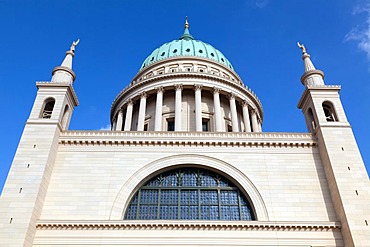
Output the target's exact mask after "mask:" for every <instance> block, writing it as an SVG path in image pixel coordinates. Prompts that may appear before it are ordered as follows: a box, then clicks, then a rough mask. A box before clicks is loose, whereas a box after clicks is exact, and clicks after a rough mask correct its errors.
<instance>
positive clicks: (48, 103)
mask: <svg viewBox="0 0 370 247" xmlns="http://www.w3.org/2000/svg"><path fill="white" fill-rule="evenodd" d="M54 105H55V99H54V98H47V99H46V100H45V101H44V105H43V107H42V111H41V114H40V115H41V116H40V118H45V119H49V118H51V116H52V114H53V109H54Z"/></svg>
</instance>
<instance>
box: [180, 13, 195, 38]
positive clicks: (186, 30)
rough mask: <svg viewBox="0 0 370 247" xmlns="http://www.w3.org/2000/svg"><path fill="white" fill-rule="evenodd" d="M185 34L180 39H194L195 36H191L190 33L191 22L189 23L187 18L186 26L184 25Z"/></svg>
mask: <svg viewBox="0 0 370 247" xmlns="http://www.w3.org/2000/svg"><path fill="white" fill-rule="evenodd" d="M184 28H185V30H184V33H183V35H182V36H181V37H180V39H184V40H191V39H194V38H193V36H191V34H190V32H189V22H188V17H187V16H186V18H185V25H184Z"/></svg>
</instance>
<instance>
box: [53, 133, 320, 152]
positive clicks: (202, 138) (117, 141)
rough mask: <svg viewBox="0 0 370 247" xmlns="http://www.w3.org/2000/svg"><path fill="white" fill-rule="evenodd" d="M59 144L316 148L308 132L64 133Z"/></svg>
mask: <svg viewBox="0 0 370 247" xmlns="http://www.w3.org/2000/svg"><path fill="white" fill-rule="evenodd" d="M59 144H62V145H184V146H226V147H228V146H230V147H247V146H249V147H252V146H253V147H256V146H258V147H273V148H275V147H276V148H281V147H286V148H287V147H291V148H294V147H295V148H304V147H315V146H316V145H317V142H316V139H315V138H314V136H313V135H312V134H309V133H245V132H237V133H230V132H222V133H219V132H168V131H65V132H63V133H61V135H60V139H59Z"/></svg>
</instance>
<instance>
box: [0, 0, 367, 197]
mask: <svg viewBox="0 0 370 247" xmlns="http://www.w3.org/2000/svg"><path fill="white" fill-rule="evenodd" d="M185 16H189V22H190V32H191V34H192V35H193V36H194V37H195V38H196V39H200V40H202V41H204V42H207V43H210V44H211V45H213V46H214V47H216V48H217V49H219V50H220V51H222V52H223V54H224V55H225V56H226V57H227V58H228V59H229V60H230V61H231V63H232V64H233V67H234V68H235V70H236V72H237V73H238V74H239V75H240V77H241V78H242V80H243V81H244V83H245V84H246V85H248V86H249V87H250V88H251V89H252V90H253V91H255V93H256V94H257V96H258V97H259V98H260V100H261V102H262V105H263V107H264V114H265V116H264V123H263V131H265V132H307V129H306V126H305V121H304V117H303V114H302V113H301V111H300V110H299V109H297V103H298V101H299V99H300V96H301V94H302V93H303V91H304V87H303V86H302V84H301V83H300V77H301V75H302V72H303V63H302V60H301V51H300V50H299V49H298V48H297V45H296V42H297V41H300V42H301V43H304V44H305V45H306V47H307V49H308V52H309V53H310V54H311V59H312V61H313V63H314V64H315V66H316V68H318V69H321V70H323V71H324V73H325V83H326V84H329V85H330V84H332V85H337V84H340V85H341V86H342V90H341V100H342V103H343V105H344V108H345V111H346V113H347V117H348V120H349V122H350V123H351V125H352V127H353V131H354V133H355V136H356V139H357V141H358V145H359V147H360V151H361V153H362V155H363V158H364V162H365V164H367V170H368V172H369V171H370V153H369V150H370V143H369V137H370V135H369V125H370V81H369V75H370V1H354V0H340V1H338V0H326V1H322V0H312V1H307V0H285V1H277V0H212V1H206V0H187V1H175V0H164V1H154V0H127V1H118V0H116V1H110V0H107V1H98V0H95V1H93V0H91V1H88V0H84V1H82V0H75V1H10V0H8V1H4V0H0V31H1V35H0V51H1V54H2V56H1V58H0V82H1V90H0V97H1V99H2V106H1V107H0V109H1V121H0V137H1V142H0V191H1V190H2V187H3V184H4V182H5V179H6V176H7V174H8V171H9V168H10V165H11V162H12V159H13V157H14V154H15V151H16V148H17V145H18V142H19V139H20V137H21V134H22V131H23V128H24V123H25V122H26V120H27V118H28V116H29V113H30V110H31V107H32V104H33V101H34V99H35V96H36V86H35V82H36V81H48V80H50V78H51V71H52V69H53V67H55V66H57V65H60V63H61V61H62V60H63V58H64V55H65V52H66V51H67V50H68V49H69V47H70V44H71V42H72V41H73V40H76V39H77V38H80V39H81V42H80V44H79V45H78V47H77V49H76V56H75V59H74V65H73V66H74V67H73V69H74V71H75V72H76V74H77V79H76V81H75V83H74V88H75V91H76V93H77V96H78V99H79V101H80V105H79V106H78V107H77V108H76V109H75V111H74V113H73V116H72V121H71V125H70V129H71V130H86V129H87V130H99V129H102V128H106V126H107V125H108V124H109V112H110V106H111V103H112V101H113V100H114V98H115V97H116V95H117V94H118V93H119V92H120V91H121V90H122V89H123V88H124V87H125V86H126V85H127V84H128V83H129V82H130V81H131V79H132V78H133V77H134V75H135V74H136V73H137V72H138V69H139V68H140V65H141V64H142V62H143V61H144V59H145V58H146V57H147V56H148V55H149V54H150V53H151V52H152V51H153V50H154V49H155V48H156V47H158V46H160V45H161V44H163V43H165V42H168V41H171V40H173V39H177V38H179V37H180V36H181V34H182V31H183V24H184V19H185ZM102 165H104V164H102Z"/></svg>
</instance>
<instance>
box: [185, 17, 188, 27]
mask: <svg viewBox="0 0 370 247" xmlns="http://www.w3.org/2000/svg"><path fill="white" fill-rule="evenodd" d="M184 27H185V28H189V22H188V17H187V16H186V17H185V26H184Z"/></svg>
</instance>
